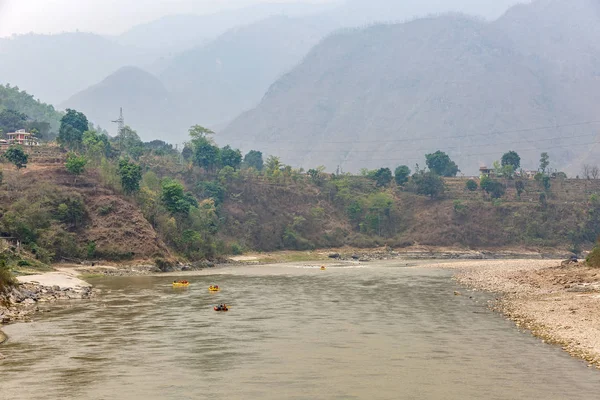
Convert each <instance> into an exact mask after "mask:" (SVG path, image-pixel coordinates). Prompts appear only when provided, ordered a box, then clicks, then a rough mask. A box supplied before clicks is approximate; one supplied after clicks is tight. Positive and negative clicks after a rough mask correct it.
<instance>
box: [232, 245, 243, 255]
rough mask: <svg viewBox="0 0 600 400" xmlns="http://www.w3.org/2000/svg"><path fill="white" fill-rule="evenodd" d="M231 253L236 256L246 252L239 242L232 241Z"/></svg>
mask: <svg viewBox="0 0 600 400" xmlns="http://www.w3.org/2000/svg"><path fill="white" fill-rule="evenodd" d="M231 254H233V255H234V256H239V255H242V254H244V249H243V248H242V246H240V245H239V244H237V243H232V244H231Z"/></svg>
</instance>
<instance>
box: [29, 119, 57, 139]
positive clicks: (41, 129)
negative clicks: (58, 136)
mask: <svg viewBox="0 0 600 400" xmlns="http://www.w3.org/2000/svg"><path fill="white" fill-rule="evenodd" d="M25 129H26V130H28V131H29V132H31V133H33V134H34V135H35V136H36V137H37V138H38V139H48V138H49V137H50V129H52V128H51V126H50V124H49V123H48V122H40V121H30V122H27V126H26V127H25Z"/></svg>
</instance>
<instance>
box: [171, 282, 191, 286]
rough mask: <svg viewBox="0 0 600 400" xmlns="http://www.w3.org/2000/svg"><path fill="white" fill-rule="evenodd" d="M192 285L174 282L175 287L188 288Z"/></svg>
mask: <svg viewBox="0 0 600 400" xmlns="http://www.w3.org/2000/svg"><path fill="white" fill-rule="evenodd" d="M188 286H190V283H189V282H188V281H177V282H173V287H188Z"/></svg>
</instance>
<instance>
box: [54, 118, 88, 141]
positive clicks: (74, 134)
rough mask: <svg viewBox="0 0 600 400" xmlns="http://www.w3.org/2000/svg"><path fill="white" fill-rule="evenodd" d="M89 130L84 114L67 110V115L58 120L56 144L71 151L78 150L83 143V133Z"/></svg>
mask: <svg viewBox="0 0 600 400" xmlns="http://www.w3.org/2000/svg"><path fill="white" fill-rule="evenodd" d="M88 129H89V123H88V119H87V117H86V116H85V114H83V113H81V112H78V111H75V110H71V109H70V108H67V113H66V114H65V115H64V116H63V117H62V119H61V120H60V130H59V132H58V143H59V144H61V145H62V146H65V147H69V148H71V149H79V148H80V147H81V144H82V142H83V132H85V131H87V130H88Z"/></svg>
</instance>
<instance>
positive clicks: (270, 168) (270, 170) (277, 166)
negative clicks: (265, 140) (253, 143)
mask: <svg viewBox="0 0 600 400" xmlns="http://www.w3.org/2000/svg"><path fill="white" fill-rule="evenodd" d="M281 167H282V164H281V160H280V159H279V157H275V156H269V158H267V162H266V163H265V172H266V174H267V176H272V177H277V176H279V175H280V174H281Z"/></svg>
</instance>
